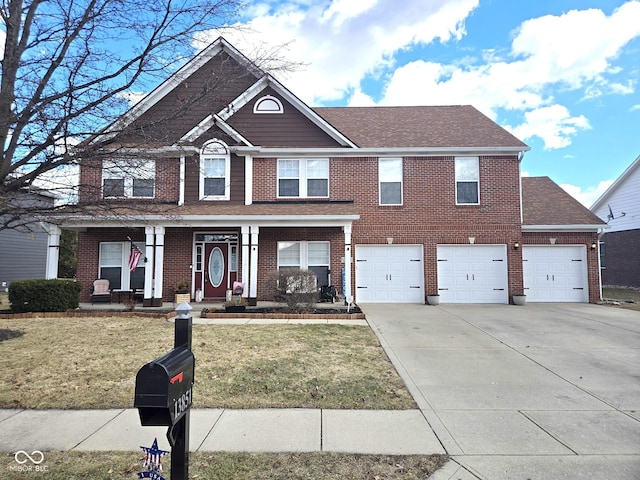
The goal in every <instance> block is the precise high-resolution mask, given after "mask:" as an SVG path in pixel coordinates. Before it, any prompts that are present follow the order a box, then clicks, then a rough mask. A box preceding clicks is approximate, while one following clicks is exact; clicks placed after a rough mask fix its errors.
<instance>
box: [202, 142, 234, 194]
mask: <svg viewBox="0 0 640 480" xmlns="http://www.w3.org/2000/svg"><path fill="white" fill-rule="evenodd" d="M216 158H217V159H223V160H224V176H225V181H224V195H205V194H204V179H205V178H206V177H205V168H204V162H205V159H216ZM199 184H200V188H199V198H200V200H213V201H220V200H229V198H230V193H231V188H230V186H231V155H230V153H229V147H227V145H226V144H225V143H224V142H223V141H221V140H217V139H214V140H210V141H208V142H206V143H205V144H204V145H203V146H202V150H201V151H200V182H199Z"/></svg>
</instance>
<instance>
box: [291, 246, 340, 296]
mask: <svg viewBox="0 0 640 480" xmlns="http://www.w3.org/2000/svg"><path fill="white" fill-rule="evenodd" d="M330 258H331V257H330V252H329V242H278V269H280V270H281V269H285V268H299V269H302V270H311V271H312V272H314V273H315V274H316V277H317V278H318V286H325V285H328V284H329V265H330Z"/></svg>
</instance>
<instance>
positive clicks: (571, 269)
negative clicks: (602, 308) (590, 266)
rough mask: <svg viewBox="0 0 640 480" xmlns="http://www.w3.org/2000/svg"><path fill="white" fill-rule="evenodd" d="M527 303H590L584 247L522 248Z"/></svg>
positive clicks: (539, 246) (541, 246)
mask: <svg viewBox="0 0 640 480" xmlns="http://www.w3.org/2000/svg"><path fill="white" fill-rule="evenodd" d="M522 262H523V263H522V270H523V275H524V279H523V280H524V293H525V294H526V295H527V302H588V301H589V288H588V282H587V249H586V247H585V246H584V245H527V246H523V247H522Z"/></svg>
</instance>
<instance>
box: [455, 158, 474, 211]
mask: <svg viewBox="0 0 640 480" xmlns="http://www.w3.org/2000/svg"><path fill="white" fill-rule="evenodd" d="M455 168H456V204H458V205H478V204H479V203H480V164H479V160H478V157H456V167H455Z"/></svg>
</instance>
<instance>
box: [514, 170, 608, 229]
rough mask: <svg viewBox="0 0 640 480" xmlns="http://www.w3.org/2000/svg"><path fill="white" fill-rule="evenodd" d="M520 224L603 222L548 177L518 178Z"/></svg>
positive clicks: (602, 223) (591, 223) (583, 223)
mask: <svg viewBox="0 0 640 480" xmlns="http://www.w3.org/2000/svg"><path fill="white" fill-rule="evenodd" d="M522 215H523V222H522V224H523V225H603V226H604V225H606V224H605V223H604V222H603V221H602V220H600V218H598V216H597V215H595V214H594V213H593V212H592V211H590V210H589V209H588V208H587V207H585V206H584V205H582V204H581V203H580V202H578V201H577V200H576V199H575V198H573V197H572V196H571V195H569V194H568V193H567V192H565V191H564V190H563V189H562V188H561V187H560V186H559V185H558V184H557V183H555V182H554V181H553V180H551V179H550V178H549V177H523V178H522Z"/></svg>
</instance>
